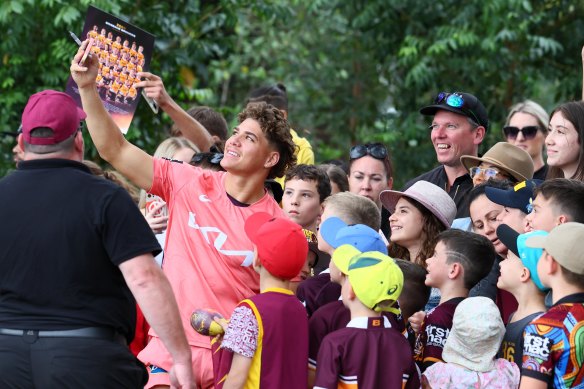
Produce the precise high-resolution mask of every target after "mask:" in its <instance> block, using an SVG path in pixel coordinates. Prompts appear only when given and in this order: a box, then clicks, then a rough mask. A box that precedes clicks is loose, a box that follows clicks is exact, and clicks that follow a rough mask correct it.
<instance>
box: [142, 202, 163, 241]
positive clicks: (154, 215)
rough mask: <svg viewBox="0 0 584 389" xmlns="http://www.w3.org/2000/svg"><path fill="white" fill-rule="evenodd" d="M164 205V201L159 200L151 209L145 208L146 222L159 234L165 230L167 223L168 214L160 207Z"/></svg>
mask: <svg viewBox="0 0 584 389" xmlns="http://www.w3.org/2000/svg"><path fill="white" fill-rule="evenodd" d="M164 207H166V203H164V202H160V203H158V204H156V205H154V206H153V207H152V209H147V210H146V215H145V216H144V217H145V218H146V222H148V225H149V226H150V229H152V232H154V233H155V234H160V233H161V232H163V231H164V230H166V227H167V224H168V215H165V214H164V213H163V212H161V211H162V209H163V208H164Z"/></svg>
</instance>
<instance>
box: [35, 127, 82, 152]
mask: <svg viewBox="0 0 584 389" xmlns="http://www.w3.org/2000/svg"><path fill="white" fill-rule="evenodd" d="M53 135H54V131H53V130H52V129H50V128H48V127H38V128H35V129H33V130H31V132H30V137H31V138H50V137H52V136H53ZM76 135H77V131H75V132H74V133H73V135H71V136H70V137H68V138H67V139H65V140H63V141H62V142H59V143H56V144H53V145H33V144H30V143H28V142H27V141H24V151H27V152H29V153H34V154H52V153H60V152H69V151H72V150H73V149H74V148H75V136H76Z"/></svg>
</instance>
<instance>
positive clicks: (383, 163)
mask: <svg viewBox="0 0 584 389" xmlns="http://www.w3.org/2000/svg"><path fill="white" fill-rule="evenodd" d="M348 176H349V191H350V192H351V193H354V194H357V195H359V196H363V197H367V198H368V199H370V200H372V201H373V202H374V203H375V204H376V205H377V207H378V208H379V212H380V213H381V232H383V235H384V236H385V237H388V236H389V234H390V228H389V211H388V210H387V209H385V208H383V207H382V206H381V200H380V199H379V194H380V193H381V192H382V191H384V190H388V189H392V188H393V166H392V163H391V158H390V155H389V151H388V150H387V148H386V147H385V146H384V145H383V144H381V143H366V144H360V145H356V146H353V147H352V148H351V150H350V152H349V175H348Z"/></svg>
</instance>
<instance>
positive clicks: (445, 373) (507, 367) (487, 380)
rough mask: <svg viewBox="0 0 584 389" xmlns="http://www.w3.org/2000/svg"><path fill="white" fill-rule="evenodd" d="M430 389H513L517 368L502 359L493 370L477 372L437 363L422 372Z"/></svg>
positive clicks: (516, 378) (516, 380)
mask: <svg viewBox="0 0 584 389" xmlns="http://www.w3.org/2000/svg"><path fill="white" fill-rule="evenodd" d="M424 376H425V377H426V378H427V379H428V383H429V384H430V386H431V387H432V388H440V389H482V388H485V389H486V388H488V389H513V388H517V387H519V378H520V374H519V368H518V367H517V365H516V364H515V363H511V362H509V361H507V360H505V359H503V358H499V359H497V360H496V361H495V366H494V368H493V370H489V371H485V372H477V371H472V370H468V369H466V368H464V367H462V366H459V365H456V364H454V363H444V362H437V363H435V364H433V365H432V366H430V367H429V368H428V369H426V371H425V372H424Z"/></svg>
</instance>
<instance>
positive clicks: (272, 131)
mask: <svg viewBox="0 0 584 389" xmlns="http://www.w3.org/2000/svg"><path fill="white" fill-rule="evenodd" d="M237 119H238V120H239V123H241V122H243V121H244V120H245V119H253V120H255V121H257V122H258V123H259V125H260V128H261V129H262V132H263V133H264V135H265V136H266V138H267V139H268V143H269V144H270V146H272V147H273V148H274V149H275V150H276V151H277V152H278V153H279V154H280V159H279V160H278V163H276V164H275V165H274V166H273V167H272V169H271V170H270V173H269V174H268V177H267V178H276V177H282V176H283V175H284V173H285V172H286V170H287V169H289V168H291V167H292V166H294V165H295V164H296V155H295V154H296V145H295V144H294V141H292V135H291V134H290V126H289V125H288V121H287V120H286V118H285V117H284V114H283V113H282V111H280V110H279V109H278V108H276V107H274V106H273V105H270V104H266V103H264V102H258V103H249V104H248V105H247V107H245V109H244V110H243V111H241V112H240V113H239V115H237Z"/></svg>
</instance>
